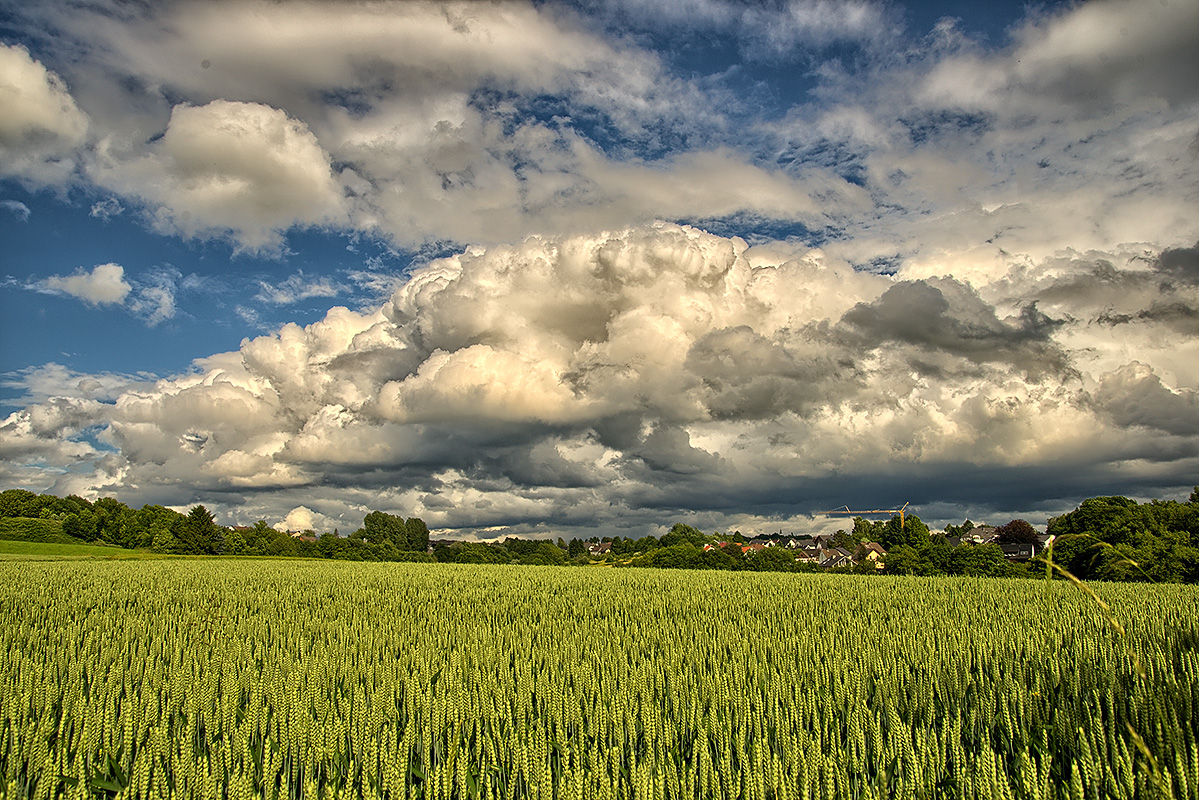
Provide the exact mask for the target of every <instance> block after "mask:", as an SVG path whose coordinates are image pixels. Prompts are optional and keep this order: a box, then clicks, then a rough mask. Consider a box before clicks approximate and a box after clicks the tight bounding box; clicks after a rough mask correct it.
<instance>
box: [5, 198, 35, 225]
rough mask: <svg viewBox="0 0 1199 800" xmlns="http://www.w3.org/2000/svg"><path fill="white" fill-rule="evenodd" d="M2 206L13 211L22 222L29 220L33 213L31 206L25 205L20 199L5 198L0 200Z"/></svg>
mask: <svg viewBox="0 0 1199 800" xmlns="http://www.w3.org/2000/svg"><path fill="white" fill-rule="evenodd" d="M0 208H3V209H4V210H5V211H9V212H11V213H12V215H13V216H14V217H16V218H17V219H19V220H21V222H28V221H29V215H30V213H31V212H30V211H29V206H27V205H25V204H24V203H22V202H20V201H19V200H4V201H2V202H0Z"/></svg>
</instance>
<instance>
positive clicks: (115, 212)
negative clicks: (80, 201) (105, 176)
mask: <svg viewBox="0 0 1199 800" xmlns="http://www.w3.org/2000/svg"><path fill="white" fill-rule="evenodd" d="M124 211H125V207H124V206H122V205H121V203H120V201H119V200H117V199H116V198H115V197H107V198H105V199H103V200H99V201H97V202H95V203H92V210H91V216H93V217H96V218H97V219H102V220H104V221H105V222H108V221H109V220H110V219H112V218H113V217H117V216H120V215H121V214H122V213H124Z"/></svg>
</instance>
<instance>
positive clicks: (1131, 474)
mask: <svg viewBox="0 0 1199 800" xmlns="http://www.w3.org/2000/svg"><path fill="white" fill-rule="evenodd" d="M1103 255H1104V257H1105V258H1106V259H1108V261H1107V262H1106V263H1109V264H1110V265H1112V266H1110V268H1104V267H1102V260H1101V259H1098V258H1097V255H1092V256H1090V257H1088V258H1081V257H1078V256H1076V255H1070V254H1064V255H1063V256H1062V257H1061V258H1059V259H1058V260H1056V261H1049V262H1045V263H1042V264H1035V265H1032V266H1031V267H1030V266H1029V265H1027V264H1025V263H1015V264H1012V265H1009V274H1008V275H1006V276H1005V277H1004V278H1003V279H1001V280H998V281H992V282H988V283H980V284H979V285H978V286H977V287H975V286H972V285H969V284H966V283H963V282H961V281H958V280H954V279H951V278H931V277H930V278H926V279H915V280H904V279H899V278H887V277H881V276H877V275H871V274H865V273H860V272H855V271H853V270H852V269H851V268H849V267H848V265H846V264H844V263H841V262H838V261H837V260H836V259H835V258H832V257H830V256H829V255H828V254H826V253H822V252H821V251H818V250H810V249H805V248H803V247H800V246H787V245H781V244H777V243H776V244H772V245H769V246H762V247H748V246H747V245H746V243H745V242H743V241H740V240H736V239H725V238H721V237H717V236H712V235H710V234H705V233H702V232H700V231H697V230H693V229H688V228H680V227H677V226H673V225H667V224H658V225H655V226H651V227H645V228H635V229H627V230H616V231H611V232H608V233H602V234H595V235H587V236H571V237H531V238H529V239H527V240H525V241H524V242H522V243H519V244H514V245H507V246H498V247H494V248H487V249H484V248H472V249H470V250H468V251H466V252H463V253H461V254H459V255H456V256H453V257H451V258H446V259H442V260H439V261H435V262H433V263H431V264H429V265H428V266H426V267H425V268H423V269H421V270H418V271H417V272H416V273H415V274H414V275H413V276H412V278H411V280H410V281H409V282H408V283H407V284H406V285H404V286H403V287H402V288H401V289H399V290H398V291H397V292H396V293H395V294H394V296H393V297H392V298H391V300H390V301H389V302H388V303H386V304H385V305H384V306H383V307H382V308H381V309H378V310H376V311H372V312H364V313H356V312H352V311H349V310H347V309H344V308H334V309H332V310H330V312H329V313H328V315H327V316H326V317H325V318H324V319H323V320H321V321H320V322H317V323H315V324H313V325H310V326H308V327H306V328H301V327H299V326H296V325H287V326H284V327H283V328H281V329H279V330H278V331H277V332H276V333H275V334H273V335H269V336H262V337H258V338H257V339H253V340H250V341H247V342H245V343H244V344H243V345H242V347H241V348H240V350H239V351H237V352H234V353H225V354H220V355H216V356H213V357H212V358H210V359H206V360H204V361H202V362H199V363H198V364H197V365H196V366H197V371H196V372H194V373H192V374H189V375H184V376H180V377H176V378H172V379H169V380H164V381H160V382H158V383H157V384H155V385H153V386H144V385H143V386H139V387H137V388H135V389H131V390H128V391H125V392H123V393H121V395H120V396H119V397H118V398H117V401H116V403H115V405H104V406H101V407H96V406H87V407H86V408H84V407H78V408H80V409H81V410H80V411H78V412H76V411H72V415H66V414H65V411H66V409H67V407H66V406H63V407H62V408H58V407H54V408H51V407H50V406H49V405H47V403H46V402H41V403H39V404H35V405H37V408H36V409H34V408H33V407H32V406H31V408H30V409H29V420H28V421H26V422H21V421H20V420H14V421H13V422H12V423H10V428H9V429H8V431H9V435H10V438H11V440H12V443H11V446H12V447H13V448H14V453H16V454H17V455H18V456H19V455H20V454H21V453H28V454H31V456H30V457H32V454H35V452H41V451H36V450H35V449H34V448H33V446H32V444H31V443H32V442H36V441H42V440H43V439H44V440H45V441H48V442H58V444H55V445H54V448H57V450H55V452H58V451H60V450H62V448H65V447H67V444H69V443H70V442H72V441H75V439H73V438H72V437H73V436H74V432H75V431H77V430H79V426H80V425H81V424H84V422H88V423H90V424H99V425H103V426H105V427H104V429H105V433H104V437H105V440H106V441H108V442H110V443H111V444H112V446H113V447H115V448H117V450H118V451H119V452H118V453H117V454H110V455H105V456H103V457H102V458H94V460H95V462H96V464H97V473H96V477H95V486H94V487H93V488H94V489H95V490H97V491H101V490H103V487H104V485H105V483H104V482H105V481H109V480H112V479H113V478H112V477H111V476H112V475H116V474H119V475H120V481H121V491H122V494H124V495H128V496H129V497H130V498H131V500H139V501H141V502H151V501H153V502H172V503H187V502H193V501H194V500H195V498H196V497H201V498H204V499H205V501H206V502H211V503H213V504H214V505H216V506H219V505H220V504H221V503H222V502H223V501H222V499H221V498H222V497H226V496H227V495H228V493H235V494H236V496H237V497H239V498H245V500H244V502H246V504H247V506H246V508H247V510H248V512H247V513H253V514H257V515H260V516H266V517H270V518H271V519H275V520H278V519H283V518H285V517H287V515H289V514H291V513H292V512H293V511H295V510H296V509H297V508H299V507H301V506H302V507H303V508H304V509H308V510H310V511H311V512H312V513H313V514H314V515H324V516H314V517H313V519H316V520H318V521H319V522H320V523H321V525H322V526H323V527H325V528H328V527H332V526H334V525H336V526H339V527H341V528H343V529H347V530H350V529H352V528H353V527H356V526H357V525H358V524H359V522H360V519H361V514H362V513H364V509H370V508H382V509H383V510H389V511H392V512H393V513H403V514H405V515H407V516H412V515H416V516H420V517H422V518H423V519H425V520H426V522H428V523H429V524H430V525H432V526H434V527H438V528H447V529H458V528H468V529H474V528H485V527H488V526H500V527H504V526H517V527H518V528H519V527H520V526H521V525H537V524H541V523H544V522H550V523H552V524H554V525H556V526H561V527H560V528H559V529H560V530H561V529H567V530H569V529H573V527H574V526H576V525H577V526H579V530H601V529H602V530H610V531H611V530H616V529H619V528H620V526H623V525H634V526H636V525H641V526H646V525H651V524H659V523H661V522H662V521H663V517H664V516H665V517H667V518H668V517H669V516H670V515H673V514H676V513H681V511H680V510H682V509H691V510H692V511H694V512H695V513H697V514H702V515H704V519H706V520H709V522H708V524H709V525H713V526H717V525H718V526H721V527H724V526H725V525H726V523H728V522H729V521H730V520H734V519H735V520H737V524H739V525H749V524H750V523H751V522H753V520H754V519H756V520H757V522H756V523H754V524H759V525H762V526H766V525H774V524H775V523H776V522H777V521H778V520H779V519H781V518H770V517H768V516H758V517H755V516H754V514H753V513H748V514H747V511H746V509H747V508H754V507H759V506H760V505H761V504H763V503H765V504H778V507H780V508H787V507H792V508H793V507H794V506H795V504H796V502H797V501H796V499H795V498H796V493H797V492H798V493H800V494H802V496H803V497H805V498H807V500H806V501H805V502H807V503H811V504H814V505H815V506H816V507H820V504H821V503H823V504H824V505H825V506H826V507H831V506H835V505H836V502H834V501H835V500H836V499H840V497H841V495H838V494H837V493H838V491H843V488H842V483H841V482H843V481H845V480H853V481H859V482H862V481H864V482H866V483H868V484H870V485H872V486H874V487H876V490H880V491H881V489H879V487H887V486H890V487H893V488H894V491H896V492H900V493H903V495H904V499H912V500H913V501H914V502H917V503H919V502H931V501H932V500H934V499H935V500H937V501H938V502H940V503H943V504H944V503H950V504H952V503H955V502H957V503H960V502H962V501H963V500H964V499H965V498H968V497H969V496H970V491H971V489H970V487H969V486H968V484H969V483H970V482H971V481H974V482H979V481H984V482H988V483H989V484H991V485H992V486H993V489H992V492H991V493H992V496H993V497H998V498H999V499H998V500H996V501H995V502H1000V503H1001V502H1008V501H1011V502H1016V501H1015V500H1011V498H1013V497H1016V496H1018V495H1022V496H1020V497H1019V502H1026V501H1029V500H1030V498H1029V497H1027V495H1028V493H1029V492H1032V494H1033V495H1036V496H1035V497H1032V498H1031V502H1032V503H1033V504H1038V503H1039V504H1051V503H1052V502H1054V501H1055V499H1057V498H1062V497H1074V494H1073V493H1074V492H1085V491H1087V490H1088V488H1090V487H1092V486H1093V484H1094V482H1095V481H1098V480H1100V479H1101V478H1102V476H1104V475H1106V474H1108V473H1109V472H1111V471H1114V470H1119V471H1120V472H1121V474H1123V475H1124V476H1125V480H1132V481H1134V482H1136V483H1138V485H1143V486H1145V487H1156V490H1157V491H1159V493H1160V491H1162V490H1164V489H1172V488H1173V487H1174V484H1175V482H1177V481H1176V477H1177V475H1181V474H1187V470H1189V469H1191V468H1192V467H1193V466H1195V464H1196V462H1197V459H1199V429H1197V428H1196V426H1195V423H1194V421H1193V420H1194V415H1193V414H1192V413H1191V412H1192V411H1193V410H1194V407H1195V403H1196V397H1197V395H1196V391H1199V371H1197V370H1196V368H1195V367H1194V366H1193V364H1196V363H1199V336H1195V335H1194V333H1193V332H1191V333H1190V334H1184V335H1181V336H1179V335H1178V334H1174V340H1173V341H1174V344H1173V345H1172V347H1171V348H1170V351H1171V352H1176V353H1179V354H1180V355H1179V356H1178V357H1177V358H1175V359H1174V360H1171V359H1170V358H1167V357H1166V356H1165V355H1164V352H1165V351H1161V352H1162V353H1163V355H1160V356H1159V355H1158V351H1148V352H1141V353H1138V354H1132V353H1131V352H1130V348H1129V347H1128V346H1126V345H1125V344H1123V343H1122V342H1121V341H1120V337H1118V336H1110V335H1109V333H1110V331H1111V328H1112V326H1113V323H1111V322H1106V321H1104V320H1105V319H1107V318H1106V317H1103V316H1102V313H1103V309H1104V308H1105V307H1106V306H1107V305H1108V301H1107V299H1106V297H1107V295H1106V293H1107V292H1109V289H1108V288H1106V287H1109V286H1116V284H1113V281H1116V282H1117V283H1118V282H1120V281H1123V284H1124V286H1125V288H1123V289H1120V288H1119V287H1118V286H1116V288H1115V289H1114V292H1115V294H1118V295H1120V296H1123V297H1125V298H1126V304H1125V305H1124V306H1121V307H1120V308H1122V309H1124V310H1125V311H1127V312H1128V313H1126V314H1125V315H1124V316H1127V317H1129V319H1130V320H1131V319H1135V320H1136V324H1137V325H1140V326H1143V327H1144V328H1145V329H1146V333H1145V335H1146V336H1158V337H1160V335H1161V331H1162V330H1163V329H1164V327H1165V326H1168V325H1171V324H1173V323H1172V322H1171V320H1172V319H1173V317H1171V316H1170V315H1171V314H1176V313H1183V312H1175V311H1163V310H1161V309H1160V308H1159V306H1157V305H1155V300H1156V299H1157V298H1155V297H1154V295H1153V294H1152V293H1141V294H1138V293H1137V292H1136V291H1131V290H1130V288H1129V287H1135V286H1141V285H1145V286H1148V285H1151V284H1152V283H1153V281H1159V282H1160V280H1161V279H1162V276H1170V279H1171V280H1173V281H1174V283H1175V285H1176V286H1175V289H1174V294H1173V295H1172V302H1174V303H1175V306H1178V307H1187V308H1191V309H1195V308H1199V294H1197V292H1199V280H1195V281H1193V282H1192V272H1194V271H1195V270H1194V269H1193V264H1192V261H1193V260H1194V259H1193V257H1192V256H1193V254H1192V253H1191V252H1190V251H1185V252H1184V251H1171V252H1170V253H1167V254H1165V255H1164V256H1162V255H1160V254H1154V253H1150V254H1149V255H1148V256H1146V255H1145V254H1143V253H1138V254H1137V256H1136V258H1133V259H1130V258H1128V257H1127V256H1125V257H1121V256H1119V255H1118V254H1112V253H1108V254H1103ZM1146 259H1148V260H1146ZM1105 269H1107V271H1106V272H1105V271H1104V270H1105ZM1030 270H1031V271H1030ZM1033 303H1036V304H1037V305H1035V306H1034V305H1033ZM1138 306H1140V307H1141V308H1140V311H1143V312H1144V314H1143V315H1141V316H1137V314H1138V313H1139V312H1138V310H1137V307H1138ZM1172 308H1173V307H1172ZM1038 309H1044V311H1048V312H1050V313H1051V314H1052V318H1051V317H1049V316H1046V314H1045V313H1043V311H1042V310H1038ZM1116 324H1120V325H1125V326H1126V327H1127V326H1128V325H1131V324H1132V323H1131V322H1129V323H1116ZM1188 354H1189V355H1188ZM1159 364H1161V365H1163V366H1158V365H1159ZM70 408H72V409H75V408H76V406H71V407H70ZM35 411H36V415H40V416H39V417H38V419H40V420H42V422H39V423H38V425H37V426H35V425H34V423H33V421H32V420H33V416H34V415H35ZM84 412H86V414H85V415H84V417H80V416H79V414H81V413H84ZM89 415H90V416H89ZM80 419H83V422H81V421H80ZM22 426H24V427H22ZM35 427H36V431H35V430H34V429H35ZM23 431H28V432H23ZM1147 431H1148V432H1149V433H1148V434H1147V433H1146V432H1147ZM30 436H34V437H35V438H34V439H30V438H29V437H30ZM38 436H41V438H40V439H38V438H36V437H38ZM45 449H46V448H44V447H43V450H45ZM81 452H82V451H81ZM85 455H86V454H85ZM1166 464H1170V465H1172V469H1173V470H1174V472H1173V474H1174V476H1175V477H1174V478H1171V477H1169V475H1170V474H1171V473H1170V471H1169V470H1167V469H1166V468H1165V467H1164V466H1163V465H1166ZM77 471H78V470H77ZM1049 474H1053V475H1055V476H1057V477H1056V478H1055V479H1054V481H1049V480H1047V479H1046V480H1044V481H1041V483H1042V484H1043V485H1042V487H1041V488H1040V489H1037V490H1035V491H1034V490H1032V489H1030V488H1029V480H1030V476H1037V475H1046V476H1047V475H1049ZM830 475H833V476H837V477H836V478H835V479H834V478H830V477H829V476H830ZM1020 476H1023V477H1020ZM1009 484H1010V485H1009ZM180 487H188V488H187V490H186V491H187V492H194V494H189V496H188V497H186V498H185V497H183V496H182V495H181V494H180V492H181V491H182V490H181V488H180ZM387 487H402V488H399V489H395V488H387ZM932 487H936V488H935V490H934V488H932ZM908 495H911V496H910V497H909V496H908ZM230 496H231V495H230ZM238 502H243V501H242V500H239V501H238ZM1066 502H1069V501H1068V500H1067V501H1066ZM809 507H811V506H809ZM1025 507H1026V506H1025ZM355 515H358V516H357V518H355ZM295 519H299V517H296V518H295ZM293 521H295V520H293ZM289 526H290V525H289ZM291 527H294V526H291ZM643 529H644V528H643Z"/></svg>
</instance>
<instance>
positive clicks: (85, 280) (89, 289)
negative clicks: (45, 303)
mask: <svg viewBox="0 0 1199 800" xmlns="http://www.w3.org/2000/svg"><path fill="white" fill-rule="evenodd" d="M42 285H43V286H44V287H45V288H46V289H48V290H50V291H52V292H62V293H64V294H69V295H71V296H72V297H77V298H79V299H80V300H82V301H84V302H85V303H88V304H89V305H93V306H98V305H115V304H118V303H123V302H125V298H126V297H127V296H128V295H129V292H130V290H132V289H133V287H132V286H131V285H130V284H129V282H128V281H126V280H125V268H124V267H122V266H121V265H120V264H97V265H96V266H95V267H93V268H92V271H91V272H87V271H86V270H84V269H82V268H80V269H78V270H76V271H75V272H74V273H73V274H71V275H65V276H64V275H51V276H50V277H49V278H46V279H45V280H44V281H43V282H42Z"/></svg>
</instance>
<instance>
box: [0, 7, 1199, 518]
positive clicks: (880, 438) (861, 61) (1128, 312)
mask: <svg viewBox="0 0 1199 800" xmlns="http://www.w3.org/2000/svg"><path fill="white" fill-rule="evenodd" d="M1196 44H1199V14H1196V13H1195V10H1194V7H1193V4H1190V3H1187V2H1182V0H1166V1H1165V2H1157V0H1152V1H1150V0H1145V1H1144V2H1140V1H1133V2H1104V1H1103V0H1095V1H1093V2H1090V3H1085V4H1073V3H1064V2H1062V3H1043V4H1031V5H1030V4H1024V3H986V4H981V3H973V2H969V3H968V2H943V3H920V4H916V3H907V4H904V3H886V2H872V1H871V0H859V1H855V2H829V1H828V0H786V1H785V2H784V0H779V2H773V3H743V2H735V1H732V0H679V2H645V1H643V0H622V1H621V2H605V3H598V2H597V3H591V2H580V3H576V4H570V5H568V4H563V3H517V2H513V3H502V4H480V3H463V4H454V3H389V2H377V3H350V4H345V3H331V2H288V3H282V4H270V3H258V2H243V1H238V2H229V3H223V4H210V3H198V2H168V3H162V4H156V5H154V6H152V7H146V8H142V7H139V6H131V5H127V4H119V3H110V2H106V0H89V2H84V3H66V2H48V3H40V4H36V6H34V7H26V5H25V4H18V3H10V2H3V3H0V96H2V97H4V98H5V101H4V102H5V105H6V107H7V108H8V109H10V111H9V112H8V113H6V115H5V117H6V118H5V119H4V120H3V121H0V241H3V242H4V247H3V249H2V250H0V310H2V312H3V313H2V316H0V342H2V346H0V405H2V406H3V408H0V414H3V415H6V416H7V419H6V420H5V421H4V422H3V423H2V424H0V458H2V459H3V467H2V468H0V483H2V484H3V485H4V486H21V487H25V488H30V489H34V490H37V491H54V492H57V493H68V492H77V493H82V494H85V495H90V496H97V495H111V496H117V497H119V498H120V499H123V500H125V501H126V502H130V503H133V504H141V503H144V502H155V503H163V504H167V505H176V506H181V507H184V506H187V505H189V504H192V503H195V502H204V503H205V504H207V505H208V506H209V507H210V508H213V509H215V510H216V511H217V512H218V515H220V514H223V515H225V516H226V517H227V518H228V520H229V521H231V522H232V521H242V522H244V521H253V520H254V519H258V518H265V519H267V520H268V521H269V522H270V523H271V524H279V525H281V526H285V527H314V528H317V529H331V528H333V527H335V526H336V527H339V528H340V529H342V530H352V529H353V528H354V527H356V526H357V525H358V524H359V522H360V520H361V517H362V516H363V514H364V513H365V512H366V511H368V510H371V509H382V510H388V511H392V512H394V513H404V514H405V515H407V516H411V515H417V516H421V517H422V518H424V519H426V521H428V522H429V523H430V525H431V527H433V528H435V529H437V530H441V531H444V532H445V533H446V535H472V536H479V537H484V538H485V537H488V536H498V535H503V534H505V533H518V534H522V535H543V534H553V535H558V534H566V535H575V534H579V533H585V534H587V535H590V534H591V533H592V532H597V531H602V532H606V533H614V532H629V533H635V534H638V535H640V534H642V533H644V532H652V531H654V530H656V528H657V526H663V525H664V526H669V525H670V524H672V523H673V522H675V521H680V520H681V521H688V522H691V523H692V524H697V525H699V526H700V527H703V528H705V529H714V528H720V529H725V528H729V527H738V528H740V529H742V530H746V531H752V530H758V529H761V530H779V529H780V528H782V529H789V528H795V529H801V528H802V529H812V528H818V527H820V526H823V525H826V524H833V525H835V524H836V521H835V520H833V521H832V522H831V523H830V522H829V521H828V520H826V519H824V518H822V517H819V516H818V515H816V516H813V513H814V512H815V511H818V510H820V509H822V508H833V507H838V506H842V505H847V504H848V505H850V506H853V507H856V506H869V507H879V506H886V505H895V506H896V507H898V505H902V503H903V502H907V501H911V502H912V503H913V505H914V506H916V507H917V513H920V514H921V515H922V516H923V517H924V518H926V519H928V520H930V521H933V522H941V523H944V522H949V521H960V520H961V519H962V518H964V517H965V516H971V517H972V518H974V519H976V520H977V519H981V518H985V519H987V520H989V521H993V522H1004V521H1006V520H1007V519H1010V518H1012V517H1014V516H1025V517H1027V518H1029V519H1030V520H1031V521H1033V522H1034V523H1038V524H1040V523H1043V522H1044V519H1045V518H1046V517H1047V516H1049V515H1052V514H1055V513H1061V512H1063V511H1067V510H1069V509H1070V508H1072V507H1073V506H1074V505H1075V504H1076V503H1077V502H1078V501H1079V500H1081V499H1083V498H1085V497H1087V496H1092V495H1096V494H1128V495H1130V496H1135V497H1173V496H1178V495H1179V494H1181V495H1182V496H1185V494H1186V493H1187V492H1188V491H1189V489H1190V487H1191V486H1193V485H1194V484H1195V483H1199V395H1197V394H1196V392H1197V389H1199V372H1197V371H1196V368H1195V366H1194V364H1196V363H1199V358H1197V356H1199V322H1197V321H1196V320H1199V310H1197V309H1199V296H1197V292H1199V266H1197V255H1196V252H1197V251H1196V247H1197V242H1199V225H1197V224H1196V222H1195V217H1194V212H1193V209H1194V208H1195V207H1197V206H1199V197H1196V189H1195V186H1196V185H1199V181H1197V180H1196V178H1197V177H1199V175H1197V174H1196V173H1197V171H1199V169H1197V166H1196V164H1197V162H1199V91H1197V90H1196V88H1195V86H1194V82H1193V79H1192V78H1191V76H1193V74H1194V72H1195V67H1196V66H1199V64H1196V56H1195V53H1196V52H1197V51H1196V48H1195V45H1196ZM1050 476H1051V477H1050Z"/></svg>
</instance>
